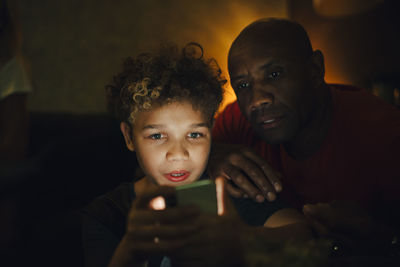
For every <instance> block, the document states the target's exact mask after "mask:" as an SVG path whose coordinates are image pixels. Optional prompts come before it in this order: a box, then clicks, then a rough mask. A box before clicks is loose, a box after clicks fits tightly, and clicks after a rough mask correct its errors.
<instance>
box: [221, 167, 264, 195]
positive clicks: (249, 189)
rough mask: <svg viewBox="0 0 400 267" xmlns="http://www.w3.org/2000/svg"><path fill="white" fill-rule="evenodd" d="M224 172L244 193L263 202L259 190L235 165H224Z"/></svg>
mask: <svg viewBox="0 0 400 267" xmlns="http://www.w3.org/2000/svg"><path fill="white" fill-rule="evenodd" d="M224 172H225V173H226V174H227V175H228V176H229V177H231V180H232V182H233V183H234V184H235V185H236V186H237V187H239V188H240V189H241V190H242V191H243V192H244V193H245V194H247V195H248V196H249V197H251V198H252V199H254V200H255V201H257V202H263V201H264V197H263V196H262V193H261V192H260V190H259V189H258V188H257V187H256V186H254V184H253V183H252V182H251V181H249V179H248V178H247V177H246V176H244V175H243V173H242V172H241V171H239V169H238V168H237V167H236V166H233V165H230V166H229V167H226V168H225V170H224Z"/></svg>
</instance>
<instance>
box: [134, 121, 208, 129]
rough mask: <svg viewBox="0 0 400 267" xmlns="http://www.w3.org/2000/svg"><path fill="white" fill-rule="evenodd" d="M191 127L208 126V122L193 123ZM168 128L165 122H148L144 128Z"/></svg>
mask: <svg viewBox="0 0 400 267" xmlns="http://www.w3.org/2000/svg"><path fill="white" fill-rule="evenodd" d="M190 127H191V128H197V127H208V123H206V122H201V123H193V124H191V125H190ZM163 128H166V126H165V125H163V124H148V125H145V126H144V127H143V128H142V130H147V129H163Z"/></svg>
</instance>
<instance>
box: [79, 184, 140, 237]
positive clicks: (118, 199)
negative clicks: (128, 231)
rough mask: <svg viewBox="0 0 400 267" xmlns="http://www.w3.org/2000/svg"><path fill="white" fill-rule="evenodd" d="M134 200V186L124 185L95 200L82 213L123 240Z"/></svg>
mask: <svg viewBox="0 0 400 267" xmlns="http://www.w3.org/2000/svg"><path fill="white" fill-rule="evenodd" d="M134 198H135V193H134V188H133V184H132V183H122V184H121V185H119V186H118V187H116V188H115V189H114V190H112V191H110V192H108V193H106V194H104V195H102V196H99V197H97V198H95V199H94V200H93V201H92V202H91V203H89V204H88V205H87V206H86V207H85V208H84V209H83V210H82V212H83V213H84V214H86V215H87V216H89V217H91V218H93V219H95V220H97V221H98V222H100V223H101V224H103V225H104V226H105V227H107V228H108V229H109V230H110V231H112V232H113V233H114V234H116V235H117V236H119V237H121V238H122V236H123V235H124V232H125V226H126V217H127V215H128V212H129V210H130V208H131V205H132V201H133V200H134Z"/></svg>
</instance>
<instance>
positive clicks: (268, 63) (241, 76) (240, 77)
mask: <svg viewBox="0 0 400 267" xmlns="http://www.w3.org/2000/svg"><path fill="white" fill-rule="evenodd" d="M276 63H277V62H276V61H274V60H271V61H268V62H267V63H265V64H263V65H261V66H260V67H258V69H259V70H266V69H268V68H270V67H271V66H272V65H274V64H276ZM245 77H246V75H238V76H234V77H233V78H231V82H235V81H237V80H240V79H243V78H245Z"/></svg>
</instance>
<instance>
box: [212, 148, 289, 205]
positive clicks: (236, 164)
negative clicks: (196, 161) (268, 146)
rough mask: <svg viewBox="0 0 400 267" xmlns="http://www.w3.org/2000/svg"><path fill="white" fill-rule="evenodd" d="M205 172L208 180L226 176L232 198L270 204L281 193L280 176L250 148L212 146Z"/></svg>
mask: <svg viewBox="0 0 400 267" xmlns="http://www.w3.org/2000/svg"><path fill="white" fill-rule="evenodd" d="M208 171H209V174H210V175H211V177H213V178H215V177H218V176H222V177H225V178H226V179H228V180H230V181H231V183H228V184H227V190H228V192H229V194H230V195H231V196H233V197H251V198H252V199H254V200H255V201H257V202H263V201H264V200H265V199H267V200H269V201H273V200H275V199H276V193H279V192H280V191H281V190H282V183H281V174H280V173H279V172H277V171H276V170H274V169H273V168H272V167H271V166H270V165H269V164H268V163H267V162H266V161H265V160H264V159H263V158H261V157H260V156H258V155H257V154H256V153H255V152H254V151H252V150H251V149H250V148H247V147H244V146H239V145H225V144H213V147H212V150H211V153H210V159H209V163H208Z"/></svg>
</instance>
